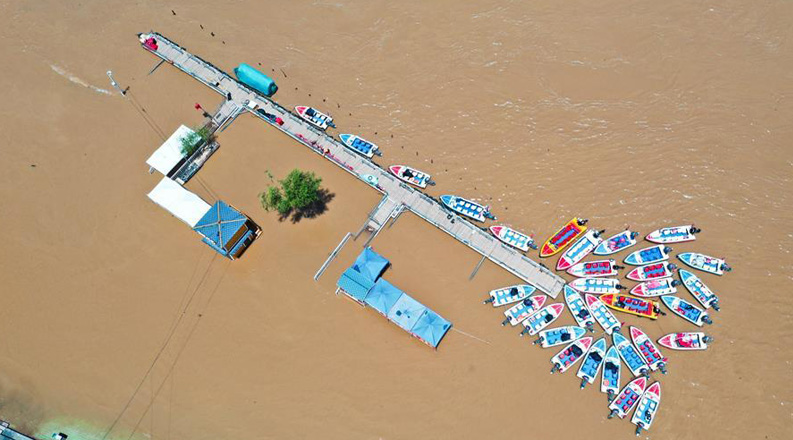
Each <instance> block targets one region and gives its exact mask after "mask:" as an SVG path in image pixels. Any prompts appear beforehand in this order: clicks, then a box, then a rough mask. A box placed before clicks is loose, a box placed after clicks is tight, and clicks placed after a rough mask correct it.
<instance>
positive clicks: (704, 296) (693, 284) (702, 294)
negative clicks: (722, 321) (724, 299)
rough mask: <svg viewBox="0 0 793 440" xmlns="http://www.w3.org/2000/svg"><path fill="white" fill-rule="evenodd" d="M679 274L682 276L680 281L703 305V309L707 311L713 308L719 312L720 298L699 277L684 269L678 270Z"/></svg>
mask: <svg viewBox="0 0 793 440" xmlns="http://www.w3.org/2000/svg"><path fill="white" fill-rule="evenodd" d="M678 273H679V274H680V281H682V282H683V285H684V286H686V289H688V291H689V292H691V295H692V296H693V297H694V298H696V299H697V301H699V303H700V304H702V307H705V308H706V309H707V308H709V307H713V309H714V310H716V311H717V312H718V311H719V297H718V296H716V294H715V293H713V291H711V290H710V288H708V286H706V285H705V283H703V282H702V280H700V279H699V277H697V276H696V275H694V274H693V273H691V272H689V271H687V270H683V269H680V270H678Z"/></svg>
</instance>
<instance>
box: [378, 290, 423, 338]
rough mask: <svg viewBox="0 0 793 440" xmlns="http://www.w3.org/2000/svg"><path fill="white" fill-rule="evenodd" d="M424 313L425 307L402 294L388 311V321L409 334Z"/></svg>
mask: <svg viewBox="0 0 793 440" xmlns="http://www.w3.org/2000/svg"><path fill="white" fill-rule="evenodd" d="M425 311H427V308H426V307H425V306H423V305H422V304H421V303H420V302H418V301H416V300H415V299H413V298H411V297H410V295H408V294H406V293H403V294H402V296H400V297H399V299H398V300H397V302H396V304H394V307H391V310H389V311H388V319H390V320H391V322H393V323H394V324H396V325H398V326H400V327H402V328H403V329H404V330H405V331H406V332H409V331H411V330H412V329H413V326H414V325H416V322H418V320H419V318H420V317H421V315H423V314H424V312H425Z"/></svg>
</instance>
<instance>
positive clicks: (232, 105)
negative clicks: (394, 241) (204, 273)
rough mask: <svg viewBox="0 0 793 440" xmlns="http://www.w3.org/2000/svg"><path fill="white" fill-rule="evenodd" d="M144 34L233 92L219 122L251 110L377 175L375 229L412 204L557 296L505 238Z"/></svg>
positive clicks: (556, 280)
mask: <svg viewBox="0 0 793 440" xmlns="http://www.w3.org/2000/svg"><path fill="white" fill-rule="evenodd" d="M144 36H146V37H148V36H151V37H153V38H154V39H155V40H156V41H157V47H156V49H151V48H148V47H146V46H145V45H141V47H143V48H144V49H146V50H147V51H149V52H151V53H153V54H154V55H157V56H158V57H160V58H162V59H163V60H165V61H166V62H168V63H170V64H171V65H173V66H175V67H177V68H178V69H180V70H182V71H183V72H185V73H187V74H188V75H190V76H192V77H193V78H195V79H197V80H198V81H201V82H202V83H204V84H205V85H206V86H208V87H209V88H211V89H212V90H214V91H216V92H218V93H220V94H221V95H223V96H225V97H227V98H228V97H229V96H230V97H231V99H227V101H226V102H225V103H224V104H223V105H221V106H220V108H219V109H218V111H217V113H216V114H215V116H214V117H213V120H214V122H215V123H216V124H217V125H218V126H224V125H228V124H230V123H231V122H233V120H234V119H235V118H236V117H237V116H238V115H239V114H240V113H242V112H245V111H249V112H251V114H253V115H255V116H257V117H259V118H260V119H262V120H264V121H265V122H267V123H269V124H270V125H272V126H274V127H275V128H277V129H279V130H281V131H282V132H284V133H286V134H287V135H288V136H291V137H292V138H294V139H295V140H297V141H298V142H300V143H302V144H304V145H306V146H308V147H309V148H311V149H312V150H314V151H315V152H316V153H318V154H320V155H322V156H324V157H325V158H326V159H328V160H330V161H331V162H333V163H335V164H336V165H338V166H339V167H341V168H343V169H344V170H346V171H347V172H349V173H350V174H352V175H354V176H355V177H357V178H358V179H360V180H362V181H364V182H365V180H364V178H363V176H364V175H372V176H375V177H377V180H378V185H377V187H376V189H377V190H378V191H380V192H382V193H383V194H384V196H383V200H382V201H381V202H380V204H379V205H378V206H377V208H375V209H374V210H373V211H372V213H371V214H370V215H369V225H370V228H372V229H374V230H375V233H377V232H379V230H380V229H381V228H382V227H383V226H384V225H385V223H386V222H387V221H388V219H391V218H396V216H398V215H399V214H400V213H401V212H402V211H403V210H406V209H407V210H410V211H411V212H413V213H414V214H416V215H418V216H419V217H421V218H423V219H424V220H426V221H428V222H429V223H431V224H433V225H434V226H436V227H437V228H439V229H440V230H442V231H444V232H446V233H447V234H449V235H451V236H452V237H454V238H455V239H457V240H458V241H460V242H462V243H463V244H465V245H466V246H468V247H470V248H471V249H473V250H475V251H476V252H478V253H480V254H482V256H483V257H484V258H487V259H489V260H490V261H492V262H494V263H496V264H498V265H499V266H501V267H503V268H504V269H506V270H508V271H509V272H511V273H512V274H513V275H515V276H516V277H518V278H520V279H521V280H523V281H525V282H527V283H530V284H532V285H534V286H536V287H537V288H538V289H540V290H542V291H543V292H545V293H547V294H548V295H550V296H552V297H554V298H556V296H557V295H558V294H559V292H560V291H561V290H562V286H563V285H564V280H563V279H562V278H560V277H559V276H557V275H556V274H554V273H553V272H551V271H550V270H548V269H547V268H545V267H544V266H542V265H540V264H538V263H537V262H535V261H532V260H530V259H529V258H527V257H526V256H524V255H523V254H521V253H520V252H518V251H516V250H515V249H512V248H510V247H508V246H506V245H504V244H502V243H501V242H500V241H498V239H496V238H495V237H493V236H491V235H490V234H489V233H488V232H487V231H485V230H482V229H481V228H479V227H477V226H474V225H473V224H471V223H470V222H468V221H467V220H465V219H464V218H462V217H460V216H458V215H457V214H454V213H452V212H451V211H449V210H447V209H446V208H444V207H443V206H442V205H441V204H440V203H439V202H438V201H436V200H434V199H432V198H431V197H429V196H427V195H426V194H424V193H422V192H420V191H418V190H416V189H414V188H412V187H410V186H408V185H406V184H404V183H402V182H400V181H399V180H398V179H397V178H396V177H394V176H392V175H391V174H390V173H389V172H388V171H387V170H385V169H383V168H380V167H379V166H378V165H377V164H375V163H374V162H371V161H369V160H367V159H365V158H363V157H361V156H359V155H357V154H355V153H353V152H352V151H350V150H349V149H347V148H346V147H345V146H344V145H343V144H342V143H341V142H339V141H337V140H336V139H334V138H333V137H331V136H330V135H328V134H326V133H324V132H322V131H320V130H317V129H316V128H314V127H312V126H310V125H309V124H308V123H307V122H305V121H303V120H302V119H300V118H299V117H298V116H297V115H295V114H293V113H292V112H290V111H289V110H287V109H285V108H283V107H281V106H280V105H279V104H277V103H276V102H274V101H273V100H271V99H269V98H266V97H264V96H263V95H261V94H259V93H256V92H254V91H253V90H251V89H250V88H249V87H247V86H245V85H243V84H242V83H240V82H238V81H237V80H235V79H234V78H232V77H231V76H229V75H228V74H227V73H225V72H223V71H222V70H220V69H218V68H217V67H215V66H214V65H212V64H211V63H209V62H207V61H204V60H202V59H201V58H199V57H197V56H195V55H193V54H191V53H190V52H188V51H187V49H185V48H183V47H181V46H179V45H178V44H176V43H174V42H172V41H171V40H169V39H167V38H165V37H163V36H162V35H160V34H158V33H156V32H151V33H149V34H145V35H144ZM276 117H277V118H281V119H282V120H283V124H281V125H279V124H277V123H275V118H276ZM367 184H368V183H367Z"/></svg>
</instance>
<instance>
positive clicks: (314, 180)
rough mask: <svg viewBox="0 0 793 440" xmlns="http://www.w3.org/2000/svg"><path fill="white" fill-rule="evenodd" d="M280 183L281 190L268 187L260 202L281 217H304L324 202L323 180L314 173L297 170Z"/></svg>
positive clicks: (260, 197)
mask: <svg viewBox="0 0 793 440" xmlns="http://www.w3.org/2000/svg"><path fill="white" fill-rule="evenodd" d="M278 183H280V185H281V186H280V188H279V187H276V186H270V187H267V190H266V191H264V192H263V193H261V194H259V200H260V201H261V203H262V207H263V208H264V209H265V210H267V211H270V210H275V211H278V213H279V214H281V217H287V216H289V215H290V214H292V213H296V214H297V215H298V216H302V215H301V214H302V213H304V212H305V211H307V210H310V209H311V208H316V206H317V204H320V203H322V202H323V201H324V200H323V197H324V191H323V190H322V189H320V184H321V183H322V179H321V178H319V177H317V176H316V175H315V174H314V173H312V172H308V171H300V170H298V169H295V170H292V171H291V172H290V173H289V175H287V176H286V178H285V179H284V180H280V181H279V182H278Z"/></svg>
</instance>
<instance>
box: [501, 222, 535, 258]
mask: <svg viewBox="0 0 793 440" xmlns="http://www.w3.org/2000/svg"><path fill="white" fill-rule="evenodd" d="M490 232H491V233H492V234H493V235H495V236H496V238H498V239H499V240H501V241H502V242H504V243H506V244H508V245H510V246H512V247H514V248H516V249H520V250H522V251H523V252H527V251H528V250H529V248H531V249H537V245H536V244H534V239H533V238H531V237H529V236H528V235H526V234H524V233H521V232H518V231H516V230H514V229H512V228H510V227H509V226H504V225H496V226H491V227H490Z"/></svg>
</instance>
